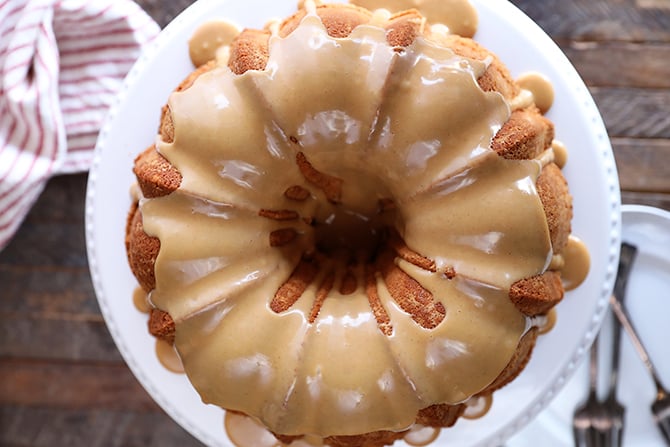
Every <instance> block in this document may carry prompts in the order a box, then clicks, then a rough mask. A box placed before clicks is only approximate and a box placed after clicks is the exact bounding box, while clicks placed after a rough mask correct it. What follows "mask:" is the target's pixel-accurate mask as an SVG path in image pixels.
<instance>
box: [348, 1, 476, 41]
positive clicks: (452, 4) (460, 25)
mask: <svg viewBox="0 0 670 447" xmlns="http://www.w3.org/2000/svg"><path fill="white" fill-rule="evenodd" d="M349 1H350V3H353V4H355V5H358V6H362V7H364V8H367V9H370V10H375V9H379V8H385V9H388V10H389V11H391V12H399V11H406V10H409V9H416V10H417V11H419V12H420V13H421V15H422V16H424V17H425V18H426V19H427V20H428V21H429V22H430V23H434V24H441V25H444V26H446V27H447V29H448V30H449V32H450V33H451V34H456V35H459V36H463V37H472V36H474V35H475V32H476V31H477V24H478V22H479V19H478V17H477V10H476V9H475V8H474V6H473V5H472V3H470V1H469V0H349Z"/></svg>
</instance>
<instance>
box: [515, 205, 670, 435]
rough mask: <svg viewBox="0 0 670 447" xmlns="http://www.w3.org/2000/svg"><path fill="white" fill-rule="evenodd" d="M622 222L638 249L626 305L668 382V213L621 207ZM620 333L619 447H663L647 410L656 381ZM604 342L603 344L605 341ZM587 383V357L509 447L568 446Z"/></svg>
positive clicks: (604, 371)
mask: <svg viewBox="0 0 670 447" xmlns="http://www.w3.org/2000/svg"><path fill="white" fill-rule="evenodd" d="M622 220H623V229H622V233H623V236H622V238H623V240H624V241H625V242H628V243H631V244H633V245H636V246H637V248H638V253H637V257H636V259H635V263H634V264H633V269H632V271H631V276H630V279H629V282H628V287H627V295H626V301H625V306H626V308H627V309H628V311H629V313H630V317H631V320H632V322H633V325H634V326H635V328H636V329H637V331H638V332H639V334H640V338H641V339H642V342H643V343H644V344H645V347H646V348H647V350H648V351H649V355H650V357H651V359H652V361H653V362H654V365H655V366H656V368H657V369H658V374H659V376H660V378H661V380H662V381H663V383H664V384H666V385H667V386H670V356H668V347H667V340H668V336H670V330H668V318H667V317H668V315H670V292H669V291H670V212H667V211H663V210H660V209H657V208H652V207H647V206H639V205H624V206H623V207H622ZM611 318H612V316H611V315H610V313H609V312H608V318H607V319H606V322H605V324H604V325H603V335H602V337H603V340H608V337H610V325H611ZM622 333H623V331H622ZM623 337H624V340H622V343H621V349H622V351H621V369H620V371H621V372H620V379H619V380H620V382H619V386H618V398H619V400H620V401H621V402H622V403H623V404H624V405H625V406H626V415H625V429H624V438H623V441H624V442H623V445H624V446H634V447H662V446H665V445H666V444H665V443H664V441H663V438H662V437H661V433H660V432H659V431H658V429H657V428H656V427H655V425H654V423H653V421H652V418H651V412H650V409H649V407H650V406H651V403H652V402H653V400H654V398H655V397H656V388H655V387H654V382H653V381H652V379H651V377H650V376H649V374H648V373H647V370H646V369H645V368H644V366H643V364H642V361H641V360H640V358H639V357H638V356H637V354H636V353H635V350H634V348H633V344H632V343H631V342H630V339H629V338H628V337H627V336H625V335H624V336H623ZM602 346H607V343H605V345H602ZM606 357H607V352H605V354H604V355H601V358H600V361H601V364H602V365H603V366H602V368H601V373H602V375H601V377H600V381H599V383H600V384H602V385H603V387H606V385H605V384H606V383H608V381H607V379H606V377H605V375H606V374H607V372H608V371H609V363H608V362H609V360H608V359H607V358H606ZM587 387H588V361H584V362H582V364H581V366H580V367H579V368H578V369H577V371H576V373H575V375H574V376H573V377H572V379H571V380H570V381H569V382H568V384H567V385H566V386H565V388H564V389H563V390H562V391H561V392H560V393H559V394H558V395H557V396H556V399H555V400H554V401H553V402H552V403H551V405H550V406H549V407H548V408H547V409H546V410H545V411H544V412H542V414H541V415H540V416H539V417H538V418H537V419H536V420H535V421H533V422H532V423H531V424H530V425H529V426H528V427H527V428H526V429H524V430H523V431H522V432H520V433H519V434H518V435H516V436H515V437H514V438H512V439H511V440H510V442H509V443H508V444H507V446H508V447H525V446H528V447H531V446H532V447H534V446H536V445H537V440H538V439H542V445H543V446H546V447H554V446H555V447H563V446H566V445H572V442H573V441H572V415H573V413H574V410H575V407H576V406H577V405H579V404H580V403H581V402H583V401H584V400H585V399H586V394H587ZM600 392H601V393H602V394H604V393H606V390H605V389H604V388H603V389H600ZM602 394H601V396H602Z"/></svg>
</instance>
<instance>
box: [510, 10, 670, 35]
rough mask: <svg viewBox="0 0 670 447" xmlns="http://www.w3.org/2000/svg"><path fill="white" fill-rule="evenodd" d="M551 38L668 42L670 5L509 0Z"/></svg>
mask: <svg viewBox="0 0 670 447" xmlns="http://www.w3.org/2000/svg"><path fill="white" fill-rule="evenodd" d="M512 3H514V4H515V5H517V6H518V7H519V8H520V9H521V10H522V11H524V12H525V13H526V14H527V15H528V16H530V17H531V18H532V19H533V20H535V21H536V22H537V23H538V25H540V27H542V29H544V30H545V31H546V32H547V33H548V34H550V35H551V36H552V37H554V38H558V39H568V40H595V41H603V40H614V41H632V42H639V41H656V42H670V9H668V8H667V7H661V6H664V5H665V4H664V3H661V2H659V1H655V2H651V1H648V0H647V1H642V2H639V0H638V1H636V0H618V1H611V0H561V1H555V2H551V4H548V2H543V1H537V0H512Z"/></svg>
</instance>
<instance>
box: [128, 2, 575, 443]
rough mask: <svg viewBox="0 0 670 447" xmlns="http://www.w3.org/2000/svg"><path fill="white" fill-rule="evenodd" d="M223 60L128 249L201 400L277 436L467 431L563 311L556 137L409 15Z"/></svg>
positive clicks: (174, 122)
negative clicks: (465, 425)
mask: <svg viewBox="0 0 670 447" xmlns="http://www.w3.org/2000/svg"><path fill="white" fill-rule="evenodd" d="M227 54H229V58H228V60H227V61H225V62H227V63H222V61H221V60H219V61H216V60H213V61H210V62H208V63H206V64H203V65H201V66H200V67H198V68H197V69H196V70H195V71H194V72H193V73H192V74H191V75H190V76H189V77H188V78H187V79H186V80H184V82H183V83H182V84H181V85H180V86H179V87H178V88H177V89H176V91H175V92H174V93H173V94H172V95H171V96H170V98H169V101H168V103H167V105H166V106H165V107H164V108H163V111H162V115H161V123H160V129H159V137H158V138H157V140H156V142H155V144H152V145H151V146H149V147H148V148H147V149H146V150H145V151H144V152H142V153H141V154H140V155H139V156H138V157H137V159H136V161H135V166H134V172H135V174H136V176H137V182H138V185H139V189H140V190H141V193H139V197H137V199H138V200H137V201H136V202H135V203H134V204H133V206H132V209H131V211H130V215H129V219H128V224H127V235H126V245H127V253H128V260H129V264H130V267H131V270H132V272H133V273H134V275H135V277H136V278H137V280H138V282H139V284H140V285H141V287H142V288H143V289H144V290H145V291H147V292H148V293H149V299H150V302H151V305H152V307H153V308H152V310H151V314H150V318H149V326H150V331H151V333H152V334H154V335H155V336H156V337H159V338H162V339H164V340H167V341H168V342H169V343H174V345H175V347H176V350H177V351H178V353H179V356H180V357H181V359H182V361H183V365H184V369H185V372H186V374H187V375H188V378H189V380H190V381H191V383H192V384H193V386H194V387H195V389H196V390H197V391H198V392H199V393H200V395H201V396H202V399H203V401H204V402H206V403H211V404H215V405H218V406H220V407H222V408H224V409H227V410H230V411H232V412H239V413H244V414H246V415H249V416H251V417H252V418H254V419H255V420H257V421H260V422H261V423H262V424H263V425H264V426H266V427H268V429H269V430H271V431H272V432H273V433H275V434H276V435H277V436H278V438H279V439H283V440H290V439H293V438H294V437H297V436H298V437H299V436H302V435H316V436H319V437H321V438H325V440H326V443H327V444H328V445H333V446H341V445H344V446H347V445H357V446H358V445H370V446H376V445H385V444H390V443H392V442H393V441H394V440H396V439H399V438H401V437H402V436H403V435H404V431H405V430H407V429H408V427H410V426H412V424H415V423H419V424H422V425H425V426H434V427H448V426H451V425H453V424H454V423H455V422H456V420H457V419H458V418H459V417H460V416H461V415H462V414H463V412H464V411H465V409H466V407H467V403H468V402H469V399H471V398H473V397H477V396H489V395H490V394H491V393H492V392H493V391H495V390H497V389H499V388H500V387H502V386H504V385H505V384H507V383H509V382H510V381H511V380H513V379H514V378H515V377H516V376H517V375H518V374H519V372H520V371H521V370H522V369H523V368H524V366H525V365H526V363H527V361H528V359H529V357H530V355H531V351H532V350H533V347H534V345H535V340H536V338H537V336H538V326H539V325H541V324H540V323H538V322H539V321H541V316H542V315H546V314H547V312H549V311H550V310H551V309H552V308H553V307H554V306H555V305H556V304H557V303H558V302H559V301H560V300H561V299H562V298H563V294H564V290H563V286H562V283H561V272H560V270H559V269H558V268H557V267H556V266H557V265H560V263H557V262H555V260H556V258H557V257H560V254H561V252H562V250H563V249H564V248H565V246H566V244H567V242H568V237H569V236H570V232H571V229H570V225H571V224H570V222H571V218H572V205H571V196H570V194H569V192H568V187H567V183H566V181H565V179H564V177H563V175H562V173H561V169H560V167H558V166H557V165H556V164H555V163H554V162H553V156H552V141H553V139H554V129H553V125H552V123H551V122H550V121H549V120H548V119H547V118H545V117H544V116H543V115H542V114H541V113H540V112H539V110H538V109H537V108H536V107H535V105H534V104H533V101H532V96H531V97H530V99H526V100H519V98H522V97H524V96H523V95H522V94H521V93H522V92H521V89H520V88H519V86H518V85H517V84H516V83H515V81H514V80H513V79H512V77H511V75H510V73H509V71H508V70H507V68H506V67H505V66H504V65H503V64H502V63H501V62H500V61H499V60H498V58H497V57H496V56H495V55H494V54H491V53H490V52H488V51H487V50H486V49H484V48H482V47H481V46H480V45H479V44H477V43H476V42H475V41H473V40H471V39H469V38H465V37H461V36H458V35H454V34H449V33H447V32H446V31H445V29H444V27H442V28H440V27H434V26H430V24H428V23H427V21H426V19H425V18H424V17H423V16H422V15H421V14H420V13H419V12H417V11H416V10H408V11H403V12H398V13H394V14H391V13H389V12H388V11H384V10H377V11H374V12H371V11H369V10H367V9H364V8H362V7H356V6H352V5H346V4H333V5H329V4H324V5H318V6H315V5H314V4H313V3H311V2H309V1H308V2H307V3H306V5H305V6H304V8H303V9H300V10H299V11H298V12H297V13H296V14H294V15H293V16H291V17H289V18H287V19H285V20H283V21H281V22H276V23H273V24H271V25H269V26H268V27H267V28H265V29H261V30H251V29H249V30H244V31H242V32H241V33H240V34H239V35H238V36H237V37H236V38H235V40H234V41H233V43H232V45H231V46H230V49H229V51H228V52H227ZM525 97H526V98H528V96H527V95H526V96H525Z"/></svg>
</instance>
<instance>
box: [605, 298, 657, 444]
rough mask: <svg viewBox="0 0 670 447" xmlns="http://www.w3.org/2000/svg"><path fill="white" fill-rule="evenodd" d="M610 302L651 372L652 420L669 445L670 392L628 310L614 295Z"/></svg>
mask: <svg viewBox="0 0 670 447" xmlns="http://www.w3.org/2000/svg"><path fill="white" fill-rule="evenodd" d="M610 303H611V304H612V310H614V314H615V315H616V316H617V318H618V319H619V322H620V323H621V324H622V325H623V327H624V329H626V332H628V335H629V336H630V338H631V341H632V342H633V346H634V347H635V350H636V351H637V353H638V354H639V355H640V358H641V359H642V362H643V363H644V366H646V368H647V370H648V371H649V374H651V378H652V379H653V380H654V385H656V399H655V400H654V402H653V403H652V405H651V412H652V414H653V415H654V422H656V425H657V426H658V427H659V429H660V430H661V433H662V434H663V436H664V437H665V442H666V444H667V445H669V446H670V392H668V390H666V389H665V388H663V384H662V383H661V379H660V378H659V377H658V374H657V372H656V368H655V367H654V364H653V363H651V359H650V358H649V354H648V353H647V350H646V349H645V347H644V345H643V344H642V341H641V340H640V337H639V336H638V334H637V331H636V330H635V327H634V326H633V324H632V323H631V321H630V318H629V317H628V312H627V311H626V309H625V307H624V306H623V304H622V303H621V302H620V301H619V300H618V299H617V297H616V296H615V295H613V296H612V297H611V298H610Z"/></svg>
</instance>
